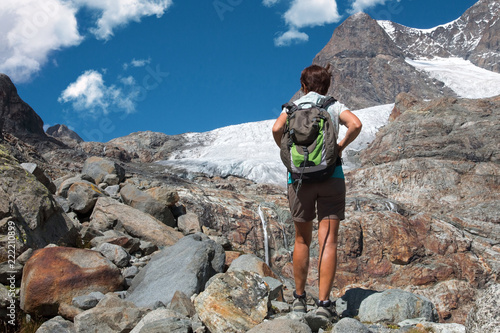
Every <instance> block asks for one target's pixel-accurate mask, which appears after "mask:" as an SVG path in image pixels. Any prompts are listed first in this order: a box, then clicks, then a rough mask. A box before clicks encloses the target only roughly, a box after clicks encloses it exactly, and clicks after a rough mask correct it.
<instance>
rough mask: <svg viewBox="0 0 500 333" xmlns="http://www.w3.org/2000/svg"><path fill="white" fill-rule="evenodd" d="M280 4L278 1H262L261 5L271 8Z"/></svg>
mask: <svg viewBox="0 0 500 333" xmlns="http://www.w3.org/2000/svg"><path fill="white" fill-rule="evenodd" d="M278 2H280V0H262V4H263V5H264V6H266V7H272V6H274V5H275V4H277V3H278Z"/></svg>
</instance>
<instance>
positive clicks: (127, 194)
mask: <svg viewBox="0 0 500 333" xmlns="http://www.w3.org/2000/svg"><path fill="white" fill-rule="evenodd" d="M120 196H121V198H122V200H123V202H124V203H126V204H127V205H129V206H131V207H134V208H136V209H138V210H140V211H142V212H144V213H148V214H150V215H151V216H153V217H155V218H156V219H158V220H160V221H162V222H163V223H165V224H166V225H168V226H171V227H175V224H176V223H175V219H174V216H173V215H172V212H171V211H170V209H169V208H168V206H167V205H166V204H165V203H161V202H160V201H158V200H156V199H155V198H153V197H152V196H151V195H149V194H147V193H146V192H143V191H141V190H139V189H138V188H137V187H135V186H134V185H132V184H127V185H125V186H123V187H122V188H121V190H120Z"/></svg>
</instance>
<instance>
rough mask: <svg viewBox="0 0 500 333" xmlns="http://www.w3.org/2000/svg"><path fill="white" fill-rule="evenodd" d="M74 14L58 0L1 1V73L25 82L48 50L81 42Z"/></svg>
mask: <svg viewBox="0 0 500 333" xmlns="http://www.w3.org/2000/svg"><path fill="white" fill-rule="evenodd" d="M75 13H76V10H75V9H74V8H73V7H71V6H69V5H68V3H67V2H62V1H60V0H45V1H40V0H2V1H0V45H2V47H1V48H0V72H4V73H6V74H7V75H9V76H10V77H11V79H12V80H13V81H14V82H25V81H28V80H29V79H30V78H31V76H32V75H33V74H34V73H36V72H38V71H39V70H40V68H41V67H42V66H43V65H44V64H45V63H46V62H47V60H48V56H49V53H50V52H51V51H54V50H59V49H61V48H65V47H70V46H74V45H78V44H80V43H81V41H82V40H83V37H82V36H80V34H79V32H78V29H77V22H76V18H75Z"/></svg>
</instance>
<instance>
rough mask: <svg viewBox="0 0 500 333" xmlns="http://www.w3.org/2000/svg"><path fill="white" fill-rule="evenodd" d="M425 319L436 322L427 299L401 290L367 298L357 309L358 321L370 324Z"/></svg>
mask: <svg viewBox="0 0 500 333" xmlns="http://www.w3.org/2000/svg"><path fill="white" fill-rule="evenodd" d="M412 318H425V320H426V321H429V322H437V321H438V314H437V311H436V308H435V306H434V304H432V303H431V301H429V300H428V299H427V298H425V297H423V296H419V295H416V294H413V293H410V292H407V291H403V290H401V289H389V290H385V291H383V292H381V293H375V294H372V295H370V296H368V297H367V298H366V299H365V300H363V301H362V302H361V306H360V307H359V320H360V321H361V322H370V323H382V322H388V323H398V322H401V321H403V320H406V319H412Z"/></svg>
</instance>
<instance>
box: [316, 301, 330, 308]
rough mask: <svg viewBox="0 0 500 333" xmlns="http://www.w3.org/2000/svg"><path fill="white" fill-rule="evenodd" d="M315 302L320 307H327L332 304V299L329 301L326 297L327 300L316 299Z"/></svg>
mask: <svg viewBox="0 0 500 333" xmlns="http://www.w3.org/2000/svg"><path fill="white" fill-rule="evenodd" d="M316 304H317V305H318V306H321V307H324V308H327V307H329V306H330V305H332V301H330V300H329V299H328V300H326V301H320V300H318V301H317V302H316Z"/></svg>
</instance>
